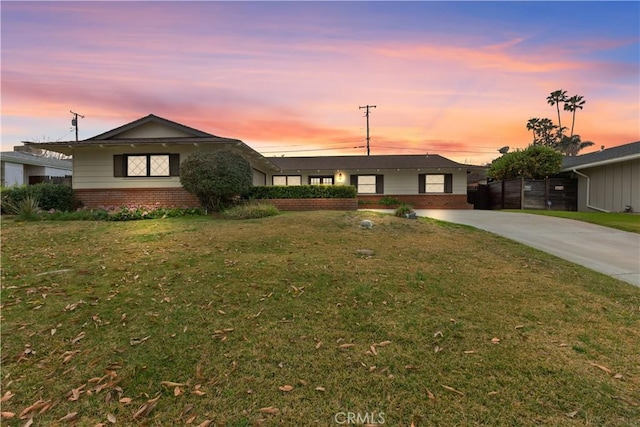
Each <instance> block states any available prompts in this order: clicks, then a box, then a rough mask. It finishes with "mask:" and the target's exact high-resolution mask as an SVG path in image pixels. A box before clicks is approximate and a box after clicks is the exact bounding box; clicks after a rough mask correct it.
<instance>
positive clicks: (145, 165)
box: [127, 154, 170, 176]
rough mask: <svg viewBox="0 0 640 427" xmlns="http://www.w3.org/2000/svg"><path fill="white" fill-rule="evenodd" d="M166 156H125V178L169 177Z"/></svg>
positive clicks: (167, 156)
mask: <svg viewBox="0 0 640 427" xmlns="http://www.w3.org/2000/svg"><path fill="white" fill-rule="evenodd" d="M169 175H170V169H169V155H168V154H145V155H129V156H127V176H169Z"/></svg>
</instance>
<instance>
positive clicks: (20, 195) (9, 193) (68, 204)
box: [0, 183, 75, 212]
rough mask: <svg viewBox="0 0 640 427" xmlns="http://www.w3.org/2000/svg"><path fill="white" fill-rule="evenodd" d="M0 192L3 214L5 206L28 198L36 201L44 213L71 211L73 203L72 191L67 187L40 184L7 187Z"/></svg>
mask: <svg viewBox="0 0 640 427" xmlns="http://www.w3.org/2000/svg"><path fill="white" fill-rule="evenodd" d="M0 191H1V193H2V196H1V198H2V211H3V212H5V207H4V206H5V204H7V203H9V204H17V203H19V202H20V201H22V200H24V199H26V198H28V197H31V198H34V199H36V200H37V201H38V205H39V207H40V209H42V210H46V211H48V210H51V209H55V210H56V211H65V212H68V211H72V210H73V208H74V203H75V197H74V193H73V189H72V188H71V187H69V186H68V185H61V184H51V183H41V184H35V185H21V186H14V187H7V188H2V190H0Z"/></svg>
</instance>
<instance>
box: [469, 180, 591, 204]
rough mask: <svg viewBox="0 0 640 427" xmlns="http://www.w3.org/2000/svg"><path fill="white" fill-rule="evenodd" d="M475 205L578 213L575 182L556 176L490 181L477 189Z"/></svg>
mask: <svg viewBox="0 0 640 427" xmlns="http://www.w3.org/2000/svg"><path fill="white" fill-rule="evenodd" d="M482 187H485V188H482ZM475 206H476V209H483V208H484V209H548V210H556V211H576V210H578V180H577V179H575V178H566V177H559V178H547V179H524V178H517V179H511V180H504V181H496V182H490V183H489V184H488V185H486V186H480V188H478V192H477V195H476V201H475Z"/></svg>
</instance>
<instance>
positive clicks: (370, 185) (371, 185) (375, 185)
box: [351, 175, 384, 194]
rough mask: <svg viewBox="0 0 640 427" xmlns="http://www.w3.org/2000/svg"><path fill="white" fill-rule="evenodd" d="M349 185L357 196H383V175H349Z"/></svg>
mask: <svg viewBox="0 0 640 427" xmlns="http://www.w3.org/2000/svg"><path fill="white" fill-rule="evenodd" d="M351 185H353V186H354V187H356V189H357V190H358V194H383V193H384V175H351Z"/></svg>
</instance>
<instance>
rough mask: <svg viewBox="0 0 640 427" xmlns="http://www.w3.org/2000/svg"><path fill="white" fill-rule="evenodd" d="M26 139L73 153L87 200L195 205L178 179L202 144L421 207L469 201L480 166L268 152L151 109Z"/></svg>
mask: <svg viewBox="0 0 640 427" xmlns="http://www.w3.org/2000/svg"><path fill="white" fill-rule="evenodd" d="M24 144H25V145H27V146H34V147H38V148H44V149H47V150H51V151H57V152H60V153H64V154H67V155H72V156H73V170H74V174H73V188H74V190H75V192H76V195H77V197H78V198H79V199H80V200H81V201H82V203H83V204H84V206H87V207H100V206H102V207H109V206H114V207H117V206H122V205H127V204H135V205H153V204H157V205H160V206H164V207H170V206H182V207H186V206H197V205H198V201H197V199H196V198H195V197H194V196H193V195H191V194H189V193H187V192H186V191H185V190H184V189H183V188H182V186H181V184H180V179H179V173H180V162H181V161H182V160H184V159H185V158H186V157H187V156H188V155H189V154H191V153H193V152H195V151H198V150H231V151H235V152H238V153H240V154H241V155H243V156H244V157H245V159H247V160H248V161H249V162H250V164H251V166H252V168H253V171H254V172H253V184H254V185H302V184H325V185H327V184H328V185H350V184H352V185H355V186H356V187H357V188H358V199H359V200H361V201H363V202H365V203H366V202H367V201H368V202H369V203H370V205H375V202H376V201H378V200H379V199H380V198H381V197H383V196H392V197H397V198H398V199H400V200H403V201H406V202H408V203H411V204H412V205H413V206H414V207H416V208H426V207H432V208H464V209H469V208H471V205H469V204H467V173H468V170H469V169H473V168H474V167H473V166H468V165H463V164H460V163H456V162H453V161H451V160H448V159H445V158H444V157H441V156H439V155H436V154H429V155H394V156H329V157H297V158H296V157H277V158H273V157H272V158H266V157H264V156H262V155H261V154H260V153H258V152H257V151H255V150H253V149H252V148H250V147H249V146H247V145H246V144H245V143H243V142H242V141H240V140H238V139H231V138H222V137H219V136H215V135H211V134H209V133H206V132H202V131H199V130H196V129H193V128H190V127H188V126H184V125H181V124H179V123H176V122H172V121H170V120H166V119H163V118H161V117H158V116H155V115H153V114H150V115H148V116H146V117H143V118H141V119H139V120H136V121H133V122H131V123H128V124H126V125H124V126H120V127H118V128H116V129H113V130H111V131H109V132H105V133H103V134H100V135H98V136H95V137H93V138H89V139H86V140H83V141H63V142H45V143H32V142H25V143H24Z"/></svg>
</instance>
